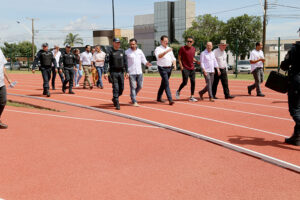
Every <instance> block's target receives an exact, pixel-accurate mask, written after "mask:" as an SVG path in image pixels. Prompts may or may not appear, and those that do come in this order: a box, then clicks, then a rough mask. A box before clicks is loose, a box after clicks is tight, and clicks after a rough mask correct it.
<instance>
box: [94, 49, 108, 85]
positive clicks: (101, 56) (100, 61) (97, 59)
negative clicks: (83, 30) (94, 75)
mask: <svg viewBox="0 0 300 200" xmlns="http://www.w3.org/2000/svg"><path fill="white" fill-rule="evenodd" d="M105 56H106V53H104V52H103V51H101V47H100V45H97V46H96V52H95V53H94V55H93V63H94V66H95V68H96V70H97V72H98V80H97V87H99V88H101V89H103V82H102V74H103V72H104V68H103V67H104V61H105Z"/></svg>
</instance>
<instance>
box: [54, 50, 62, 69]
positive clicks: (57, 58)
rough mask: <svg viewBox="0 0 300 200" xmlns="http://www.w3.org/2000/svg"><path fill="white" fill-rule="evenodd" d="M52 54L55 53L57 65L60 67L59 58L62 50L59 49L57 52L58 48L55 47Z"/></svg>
mask: <svg viewBox="0 0 300 200" xmlns="http://www.w3.org/2000/svg"><path fill="white" fill-rule="evenodd" d="M52 54H53V55H54V58H55V60H56V66H57V67H58V66H59V59H60V56H61V52H60V51H58V52H57V53H56V50H55V49H54V50H53V51H52Z"/></svg>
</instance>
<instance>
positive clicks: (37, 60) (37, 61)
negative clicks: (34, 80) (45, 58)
mask: <svg viewBox="0 0 300 200" xmlns="http://www.w3.org/2000/svg"><path fill="white" fill-rule="evenodd" d="M40 57H41V53H40V52H38V53H37V54H36V56H35V57H34V61H33V63H32V69H31V70H32V71H33V72H34V71H35V68H36V65H37V64H38V63H39V60H40Z"/></svg>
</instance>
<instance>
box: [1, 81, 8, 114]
mask: <svg viewBox="0 0 300 200" xmlns="http://www.w3.org/2000/svg"><path fill="white" fill-rule="evenodd" d="M6 100H7V99H6V86H5V85H4V86H2V87H0V117H1V115H2V113H3V110H4V108H5V105H6Z"/></svg>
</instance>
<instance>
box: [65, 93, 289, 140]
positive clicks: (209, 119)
mask: <svg viewBox="0 0 300 200" xmlns="http://www.w3.org/2000/svg"><path fill="white" fill-rule="evenodd" d="M102 94H108V95H109V94H110V93H104V92H102ZM65 95H67V94H64V96H65ZM68 97H70V96H69V95H68ZM71 97H77V98H84V99H91V100H100V101H104V102H111V101H110V100H106V99H99V98H93V97H86V96H80V95H73V96H71ZM179 103H182V102H179ZM183 104H186V103H183ZM191 105H193V104H191ZM140 107H144V108H148V109H153V110H154V109H156V108H152V107H148V106H142V105H140ZM157 110H160V111H164V112H169V113H171V112H172V113H173V114H181V115H185V116H189V117H193V118H198V119H203V120H208V121H213V122H216V123H222V124H226V125H230V126H235V127H240V128H244V129H249V130H254V131H258V132H262V133H267V134H271V135H276V136H280V137H284V138H286V137H288V136H286V135H282V134H279V133H274V132H271V131H266V130H261V129H257V128H252V127H248V126H244V125H239V124H234V123H230V122H225V121H221V120H215V119H211V118H206V117H201V116H196V115H191V114H187V113H180V112H175V111H169V110H163V109H157ZM271 118H276V117H274V116H272V117H271ZM279 120H282V119H279Z"/></svg>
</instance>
